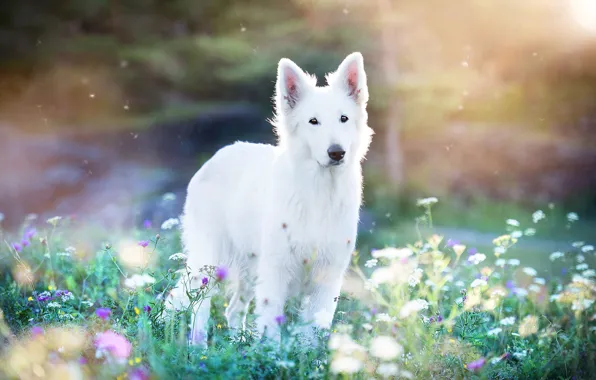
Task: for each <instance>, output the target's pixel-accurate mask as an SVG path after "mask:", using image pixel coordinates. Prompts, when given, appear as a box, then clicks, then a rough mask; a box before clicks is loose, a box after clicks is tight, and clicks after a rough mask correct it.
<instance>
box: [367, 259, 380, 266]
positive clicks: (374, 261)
mask: <svg viewBox="0 0 596 380" xmlns="http://www.w3.org/2000/svg"><path fill="white" fill-rule="evenodd" d="M378 262H379V260H377V259H370V260H367V261H366V263H365V264H364V266H365V267H367V268H374V267H375V266H377V263H378Z"/></svg>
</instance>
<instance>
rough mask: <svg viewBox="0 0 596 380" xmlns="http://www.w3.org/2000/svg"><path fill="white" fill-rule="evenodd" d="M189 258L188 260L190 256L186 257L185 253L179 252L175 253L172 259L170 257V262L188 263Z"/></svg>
mask: <svg viewBox="0 0 596 380" xmlns="http://www.w3.org/2000/svg"><path fill="white" fill-rule="evenodd" d="M187 258H188V256H186V255H185V254H184V253H182V252H178V253H174V254H173V255H171V256H170V257H168V260H172V261H186V259H187Z"/></svg>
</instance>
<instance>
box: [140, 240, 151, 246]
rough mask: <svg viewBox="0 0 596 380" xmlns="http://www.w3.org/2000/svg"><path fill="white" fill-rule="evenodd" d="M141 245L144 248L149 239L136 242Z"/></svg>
mask: <svg viewBox="0 0 596 380" xmlns="http://www.w3.org/2000/svg"><path fill="white" fill-rule="evenodd" d="M138 244H139V245H140V246H141V247H143V248H145V247H147V246H148V245H149V240H141V241H139V243H138Z"/></svg>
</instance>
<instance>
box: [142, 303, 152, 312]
mask: <svg viewBox="0 0 596 380" xmlns="http://www.w3.org/2000/svg"><path fill="white" fill-rule="evenodd" d="M143 311H144V312H146V313H147V314H149V313H151V306H149V305H145V306H143Z"/></svg>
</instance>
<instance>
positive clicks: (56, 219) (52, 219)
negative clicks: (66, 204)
mask: <svg viewBox="0 0 596 380" xmlns="http://www.w3.org/2000/svg"><path fill="white" fill-rule="evenodd" d="M60 220H62V217H61V216H55V217H53V218H50V219H48V220H46V222H47V223H48V224H51V225H52V226H54V227H56V225H57V224H58V222H59V221H60Z"/></svg>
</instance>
